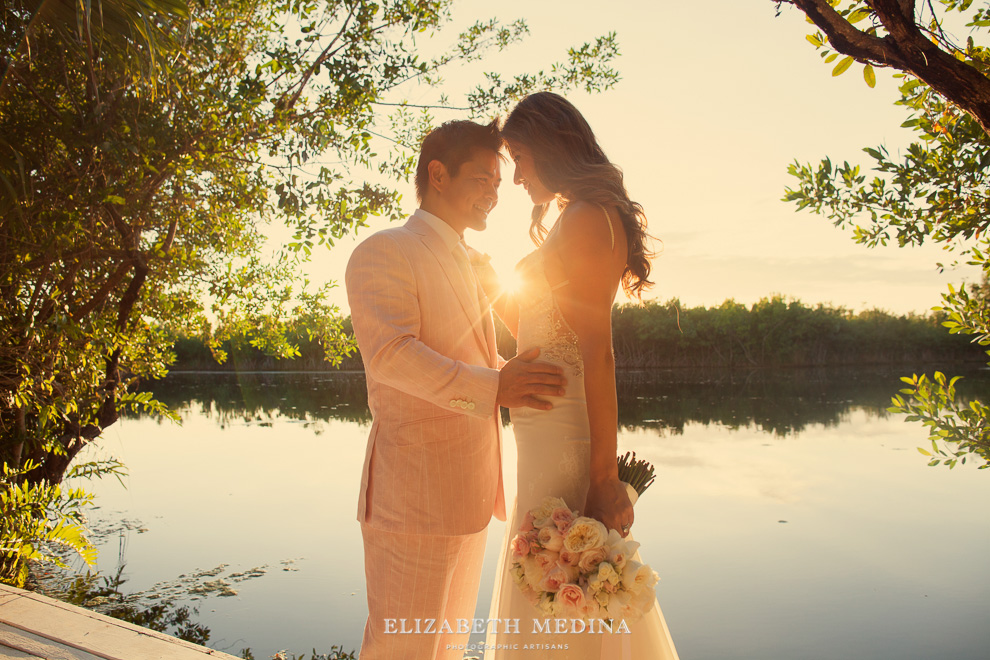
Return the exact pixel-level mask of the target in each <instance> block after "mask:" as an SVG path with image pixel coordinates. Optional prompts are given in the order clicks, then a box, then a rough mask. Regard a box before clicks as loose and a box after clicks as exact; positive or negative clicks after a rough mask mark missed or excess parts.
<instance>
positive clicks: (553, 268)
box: [480, 92, 677, 660]
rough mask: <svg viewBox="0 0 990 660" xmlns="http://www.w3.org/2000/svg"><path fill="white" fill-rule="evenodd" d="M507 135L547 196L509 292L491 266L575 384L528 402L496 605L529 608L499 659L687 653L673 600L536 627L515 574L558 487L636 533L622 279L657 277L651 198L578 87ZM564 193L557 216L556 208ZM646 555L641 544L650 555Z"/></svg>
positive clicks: (545, 357)
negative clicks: (534, 520) (671, 613)
mask: <svg viewBox="0 0 990 660" xmlns="http://www.w3.org/2000/svg"><path fill="white" fill-rule="evenodd" d="M502 135H503V139H504V141H505V144H506V146H507V147H508V150H509V154H510V156H511V157H512V160H513V162H514V163H515V175H514V177H513V182H514V183H516V184H519V185H522V186H523V187H524V188H525V189H526V192H527V193H528V194H529V196H530V198H531V199H532V200H533V204H534V205H535V207H534V209H533V221H532V225H531V226H530V236H531V238H532V239H533V241H534V242H535V243H536V244H537V246H538V249H537V250H535V251H534V252H532V253H531V254H529V255H528V256H527V257H525V258H524V259H523V260H522V261H521V262H520V263H519V265H518V266H517V267H516V269H517V272H518V274H519V276H520V279H521V282H522V286H521V287H520V289H519V290H518V291H517V292H515V293H514V294H512V295H508V294H504V295H503V294H501V292H500V290H498V288H497V287H498V285H497V281H496V280H495V278H494V273H493V272H492V271H491V269H490V267H485V268H483V271H482V272H481V273H480V274H481V279H482V281H483V283H484V286H485V288H486V290H487V291H486V292H487V293H488V295H489V298H490V299H491V300H492V301H493V308H494V309H495V311H496V313H497V314H498V315H499V316H500V317H501V319H502V320H503V322H504V323H505V324H506V326H507V327H508V328H509V329H510V331H511V332H512V334H513V335H514V336H515V337H516V339H517V342H518V347H519V352H520V353H521V352H523V351H526V350H528V349H530V348H534V347H538V348H539V349H540V358H539V359H540V360H542V361H547V362H552V363H555V364H558V365H560V366H562V367H563V368H564V374H565V376H566V378H567V388H566V391H565V394H564V396H563V397H559V398H555V399H553V409H552V410H549V411H541V410H536V409H531V408H517V409H514V410H513V411H512V424H513V428H514V431H515V437H516V444H517V448H518V493H517V497H516V504H515V507H514V509H513V512H512V515H511V516H510V518H509V521H508V526H507V528H506V537H505V541H504V543H503V545H502V552H501V556H500V559H499V565H498V568H497V572H496V578H495V579H496V583H495V591H494V595H493V600H492V607H491V612H490V615H489V617H490V619H501V620H503V621H504V620H505V619H510V620H511V619H518V620H519V623H518V629H517V630H515V629H511V628H509V629H506V630H504V631H503V634H497V633H495V634H493V632H491V631H490V632H489V635H488V639H487V640H486V648H487V649H488V650H487V651H486V653H485V656H484V657H485V659H486V660H492V659H498V660H504V659H509V658H525V659H526V660H537V659H538V658H567V659H568V660H571V659H575V660H577V659H580V660H590V659H592V658H594V659H599V658H609V659H611V658H616V659H622V660H632V659H637V660H638V659H643V660H646V659H647V658H649V659H650V660H656V659H667V658H675V659H676V658H677V652H676V651H675V650H674V646H673V642H672V641H671V639H670V633H669V632H668V630H667V627H666V624H665V623H664V621H663V616H662V614H661V612H660V608H659V606H658V605H657V604H656V603H654V607H653V608H652V609H651V610H650V611H649V612H647V614H646V615H645V616H644V617H643V618H642V619H640V620H638V621H636V622H634V623H632V624H629V626H628V628H629V631H630V633H629V634H623V633H608V632H605V633H601V632H599V633H598V634H589V633H578V634H573V633H572V634H567V633H561V634H556V633H555V634H551V633H547V632H544V631H542V630H541V631H539V632H537V633H534V627H533V620H534V619H538V620H540V621H542V620H543V619H544V618H545V617H544V616H543V615H542V614H541V613H540V612H539V611H538V610H537V609H536V608H535V607H533V606H532V605H531V604H530V603H529V601H528V600H527V599H526V598H525V596H524V595H523V594H522V592H521V591H520V590H519V589H518V587H516V585H515V584H514V583H513V581H512V579H511V577H510V575H509V570H508V569H509V567H510V566H511V556H510V554H511V553H510V552H509V549H508V548H509V541H510V539H511V538H512V537H513V536H514V535H515V534H516V532H517V531H518V529H519V526H520V521H521V520H522V517H523V516H524V515H525V513H526V512H527V511H529V510H530V509H533V508H535V507H537V506H538V505H539V504H540V503H541V502H542V500H543V498H544V497H545V496H547V495H553V496H557V497H562V498H564V500H565V501H566V502H567V504H568V506H570V507H571V508H572V509H578V510H580V512H581V514H582V515H585V516H589V517H593V518H597V519H598V520H601V521H602V522H603V523H604V524H605V525H606V527H608V528H610V529H615V530H619V531H620V533H621V534H622V535H623V536H627V535H628V533H629V529H630V527H631V526H632V524H633V507H632V503H631V502H630V499H629V496H628V495H627V491H626V487H625V484H623V483H622V482H621V481H619V478H618V471H617V467H616V426H617V404H616V393H615V360H614V357H613V354H612V333H611V313H612V302H613V301H614V299H615V296H616V294H617V292H618V288H619V285H620V284H621V285H622V287H623V289H624V290H625V291H626V292H628V293H630V294H632V295H637V296H639V295H641V293H642V291H643V289H645V288H646V287H648V286H650V285H651V284H652V283H651V282H650V281H649V279H648V277H649V274H650V261H649V258H650V256H652V255H651V254H650V252H649V251H648V249H647V247H646V244H645V243H646V239H647V235H646V230H645V225H646V220H645V216H644V213H643V208H642V207H641V206H640V205H639V204H637V203H635V202H633V201H631V200H630V199H629V196H628V194H627V193H626V190H625V186H624V185H623V182H622V173H621V172H620V170H619V169H618V168H617V167H616V166H615V165H613V164H612V163H611V162H609V160H608V158H607V157H606V156H605V153H604V152H603V151H602V149H601V147H600V146H599V145H598V142H597V140H596V138H595V135H594V133H593V132H592V131H591V128H590V127H589V126H588V123H587V122H586V121H585V119H584V117H582V116H581V114H580V113H579V112H578V110H577V109H576V108H575V107H574V106H573V105H571V103H569V102H568V101H567V100H566V99H564V98H563V97H561V96H558V95H556V94H552V93H549V92H540V93H537V94H533V95H531V96H528V97H526V98H525V99H523V100H522V101H521V102H520V103H519V104H518V105H517V106H516V107H515V109H513V111H512V112H511V113H510V114H509V117H508V118H507V119H506V122H505V126H504V128H503V129H502ZM554 201H556V203H557V207H558V209H559V210H560V216H559V217H558V218H557V221H556V223H555V224H554V225H553V226H552V228H551V229H549V230H547V229H546V227H544V225H543V218H544V216H545V215H546V212H547V210H548V208H549V206H550V203H551V202H554ZM637 559H638V557H637Z"/></svg>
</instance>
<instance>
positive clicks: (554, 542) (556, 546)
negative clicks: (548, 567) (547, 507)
mask: <svg viewBox="0 0 990 660" xmlns="http://www.w3.org/2000/svg"><path fill="white" fill-rule="evenodd" d="M536 539H537V541H539V543H540V545H542V546H543V547H544V548H546V549H547V550H552V551H553V552H560V549H561V548H562V547H564V536H563V535H562V534H561V533H560V532H559V531H557V528H556V527H555V526H553V525H549V526H547V527H541V528H540V533H539V534H538V535H537V537H536Z"/></svg>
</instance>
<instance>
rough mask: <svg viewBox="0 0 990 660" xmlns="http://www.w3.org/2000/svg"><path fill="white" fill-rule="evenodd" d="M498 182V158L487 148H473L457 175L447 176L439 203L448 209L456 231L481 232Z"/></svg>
mask: <svg viewBox="0 0 990 660" xmlns="http://www.w3.org/2000/svg"><path fill="white" fill-rule="evenodd" d="M501 183H502V176H501V169H500V166H499V156H498V154H497V153H496V152H494V151H489V150H488V149H475V150H474V152H473V153H472V155H471V158H470V159H468V160H467V161H466V162H465V163H463V164H461V166H460V167H459V168H458V169H457V174H456V175H453V176H449V177H448V181H447V185H446V186H444V187H443V190H440V191H439V192H440V196H441V198H442V199H443V203H444V205H445V206H447V207H448V208H449V210H450V215H451V218H450V219H451V220H453V221H455V222H457V224H458V225H460V229H461V230H463V229H467V228H470V229H474V230H475V231H482V230H484V229H485V227H486V226H487V225H488V213H489V212H490V211H491V210H492V209H493V208H495V204H496V203H498V187H499V184H501Z"/></svg>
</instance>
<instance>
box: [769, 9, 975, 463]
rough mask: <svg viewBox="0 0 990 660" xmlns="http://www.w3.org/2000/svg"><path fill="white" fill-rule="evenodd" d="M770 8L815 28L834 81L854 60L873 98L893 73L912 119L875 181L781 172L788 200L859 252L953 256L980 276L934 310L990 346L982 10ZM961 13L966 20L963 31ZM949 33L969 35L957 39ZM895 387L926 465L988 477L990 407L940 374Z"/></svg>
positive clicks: (872, 150)
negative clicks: (976, 468) (850, 240)
mask: <svg viewBox="0 0 990 660" xmlns="http://www.w3.org/2000/svg"><path fill="white" fill-rule="evenodd" d="M775 3H776V4H777V6H778V8H779V7H780V6H781V5H785V4H788V5H794V6H795V7H798V8H799V9H801V10H802V11H803V12H804V13H805V14H806V15H807V17H808V20H809V22H811V23H813V24H814V25H815V26H816V27H818V28H819V30H818V31H817V32H814V33H812V34H809V35H808V40H809V41H810V42H811V43H812V44H813V45H814V46H815V47H816V48H818V49H819V50H820V51H821V55H822V57H823V58H824V59H825V61H826V62H827V63H829V64H832V63H833V62H836V60H838V61H837V62H836V63H835V65H834V68H833V70H832V73H833V76H835V75H840V74H842V73H844V72H845V71H846V70H848V69H849V68H850V66H851V65H852V64H853V62H854V61H858V62H860V63H862V64H863V65H864V66H863V75H864V78H865V80H866V82H867V84H869V85H870V86H871V87H872V86H873V85H874V84H875V82H876V78H875V73H874V67H890V68H893V69H897V70H899V73H897V74H895V75H896V76H898V77H900V78H901V79H902V84H901V86H900V94H901V97H900V99H899V100H898V101H897V103H898V104H899V105H902V106H904V107H905V108H906V109H907V111H908V113H909V117H908V118H907V120H906V121H905V122H904V124H903V126H904V127H906V128H909V129H911V130H912V131H914V132H915V133H916V134H917V138H918V140H917V141H916V142H915V143H913V144H911V145H910V146H909V147H908V148H907V149H906V151H905V153H903V154H893V155H892V154H891V153H890V152H889V151H888V150H887V149H886V148H885V147H884V146H883V145H880V146H877V147H868V148H866V149H865V150H864V151H866V153H867V154H868V155H869V156H870V158H871V159H872V160H873V164H872V167H871V169H872V170H873V171H874V173H875V174H874V175H873V176H870V177H867V176H866V174H864V173H863V171H862V170H861V168H860V166H859V165H850V164H849V163H848V162H844V163H843V164H842V165H834V164H833V163H832V161H831V159H829V158H826V159H824V160H822V161H821V163H819V164H818V165H810V164H801V163H795V164H793V165H792V166H791V167H790V170H789V171H790V173H791V174H792V175H794V176H795V177H797V179H798V182H799V183H798V185H797V186H796V187H795V188H794V189H788V190H787V192H786V195H785V198H784V199H785V200H787V201H791V202H795V203H796V204H797V206H798V209H811V210H813V211H815V212H816V213H821V214H824V215H826V216H828V217H829V218H830V219H831V220H832V221H833V222H834V223H835V224H836V226H839V227H843V228H848V229H851V230H852V232H853V237H854V239H855V240H856V241H857V242H859V243H862V244H864V245H866V246H867V247H874V246H876V245H886V244H888V243H889V242H891V241H896V242H897V244H898V245H899V246H902V247H903V246H907V245H921V244H923V243H924V242H925V241H929V242H932V243H935V244H939V245H941V246H942V247H943V248H945V249H946V250H947V251H950V252H955V253H956V263H958V262H959V261H965V262H966V263H968V264H971V265H976V266H979V267H980V268H982V270H983V276H984V279H983V283H982V284H976V285H970V286H969V287H967V286H965V285H960V286H950V287H949V290H948V291H947V292H946V293H944V294H943V295H942V303H941V306H940V307H939V308H938V309H940V310H941V311H944V312H945V313H946V314H947V315H948V320H947V321H946V322H945V323H944V325H946V326H947V327H948V329H949V332H952V333H965V334H968V335H972V336H973V341H976V342H978V343H980V344H981V345H983V346H987V345H990V297H988V295H987V293H988V291H987V281H988V277H990V241H988V237H987V234H986V230H987V226H988V223H990V186H988V180H987V174H986V171H987V170H986V168H987V166H988V165H990V137H988V131H990V51H988V50H987V48H986V46H985V45H984V43H981V42H986V40H987V36H988V34H987V30H988V28H990V7H987V6H985V5H984V6H982V7H979V8H976V9H974V8H973V7H972V5H973V2H972V0H939V2H932V1H929V0H926V1H922V2H918V1H915V0H870V1H868V2H862V1H853V2H841V1H840V0H781V1H779V2H778V1H776V0H775ZM966 12H972V13H971V14H968V18H969V20H968V21H966V19H965V17H964V15H965V13H966ZM947 24H952V25H954V26H958V27H961V28H963V29H966V30H968V31H969V34H968V35H967V36H966V38H965V40H960V39H957V38H956V37H954V36H953V35H952V30H951V29H949V28H948V27H946V26H947ZM857 26H859V27H857ZM840 56H844V57H842V59H839V57H840ZM939 267H940V268H942V267H943V266H942V264H939ZM903 380H904V381H905V382H906V383H907V385H908V387H906V388H905V389H903V390H901V392H900V394H898V395H897V396H895V397H894V398H893V406H892V408H891V410H894V411H897V412H902V413H905V414H906V415H907V419H908V420H911V421H920V422H922V423H923V424H924V425H925V426H927V427H928V429H929V435H930V440H931V443H932V445H931V450H929V449H920V451H921V452H922V453H923V454H926V455H927V456H929V457H930V464H931V465H938V464H939V463H943V462H944V463H945V464H946V465H948V466H949V467H953V466H955V465H956V464H957V462H959V461H961V462H963V463H965V462H966V459H967V457H970V456H976V457H977V458H978V459H981V460H983V462H984V463H983V465H981V466H980V467H981V468H985V467H990V408H988V407H987V406H986V405H985V404H984V403H983V402H981V401H979V400H973V401H970V402H968V403H964V402H961V401H959V400H957V398H956V393H955V382H956V379H954V378H947V377H946V376H944V375H943V374H942V373H941V372H936V373H935V374H934V375H933V376H932V377H928V376H926V375H924V374H923V375H920V376H919V375H914V376H911V377H906V378H904V379H903Z"/></svg>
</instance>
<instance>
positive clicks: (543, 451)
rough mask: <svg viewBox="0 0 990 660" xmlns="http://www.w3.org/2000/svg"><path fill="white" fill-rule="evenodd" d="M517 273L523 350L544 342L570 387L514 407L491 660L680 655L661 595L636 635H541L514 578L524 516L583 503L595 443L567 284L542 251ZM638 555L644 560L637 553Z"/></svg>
mask: <svg viewBox="0 0 990 660" xmlns="http://www.w3.org/2000/svg"><path fill="white" fill-rule="evenodd" d="M609 223H610V224H611V220H610V219H609ZM517 271H518V273H519V275H520V279H521V282H522V288H521V290H520V292H519V294H518V299H519V326H518V338H517V339H518V346H519V351H518V352H519V353H522V352H524V351H526V350H528V349H530V348H533V347H536V346H538V347H539V348H540V356H539V358H538V359H539V360H541V361H546V362H552V363H554V364H558V365H560V366H561V367H562V368H563V369H564V375H565V377H566V378H567V387H566V390H565V393H564V396H563V397H558V398H554V399H553V405H554V407H553V409H552V410H549V411H541V410H536V409H534V408H514V409H513V410H512V425H513V429H514V432H515V437H516V446H517V450H518V491H517V496H516V502H515V506H514V507H513V508H512V509H511V511H510V513H511V515H510V516H509V519H508V524H507V526H506V533H505V539H504V541H503V543H502V551H501V554H500V557H499V563H498V565H497V569H496V575H495V589H494V592H493V595H492V606H491V611H490V614H489V618H490V619H499V620H501V622H503V624H502V625H501V627H499V628H498V629H497V633H494V634H493V628H494V626H492V625H490V626H489V628H488V630H489V632H488V636H487V639H486V640H485V649H486V650H485V654H484V656H483V657H484V660H515V659H522V660H558V659H566V660H599V659H607V660H669V659H673V660H676V659H677V652H676V650H675V649H674V644H673V641H672V640H671V638H670V632H669V631H668V629H667V625H666V623H665V621H664V619H663V614H662V613H661V611H660V606H659V605H658V604H657V603H656V601H654V607H653V608H652V609H651V610H650V611H649V612H647V613H646V614H645V615H644V616H643V617H642V618H641V619H639V620H638V621H635V622H633V623H631V624H629V626H628V627H629V631H630V633H629V634H625V633H617V632H612V633H609V632H600V630H599V632H593V633H588V632H583V633H582V632H576V633H575V632H571V631H570V630H568V632H564V633H559V634H557V633H552V634H548V633H546V632H544V631H543V630H539V632H535V633H534V619H535V620H538V621H540V622H543V621H544V620H545V619H546V616H545V615H544V614H543V613H542V612H541V611H539V610H538V609H537V608H536V607H534V606H533V605H531V604H530V602H529V601H528V600H527V599H526V597H525V596H524V595H523V594H522V592H521V591H520V590H519V588H518V587H517V586H516V585H515V584H514V583H513V581H512V577H511V575H510V573H509V568H510V567H511V564H512V558H511V552H510V551H509V542H510V541H511V540H512V537H513V536H515V534H516V533H517V531H518V530H519V525H520V523H521V520H522V517H523V516H524V515H525V514H526V512H527V511H529V510H531V509H533V508H535V507H537V506H539V505H540V503H541V502H542V501H543V498H544V497H546V496H548V495H553V496H557V497H562V498H564V500H565V501H566V502H567V505H568V506H569V507H570V508H571V509H577V510H580V509H581V508H583V507H584V500H585V496H586V495H587V492H588V484H589V459H590V449H591V442H590V438H589V435H590V431H589V424H588V406H587V402H586V400H585V393H584V366H583V363H582V360H581V352H580V350H579V347H578V341H577V336H576V335H575V334H574V332H573V331H572V330H571V328H570V327H569V326H568V324H567V321H566V320H565V319H564V317H563V315H562V314H561V312H560V309H559V307H558V306H557V303H556V301H555V299H554V291H555V290H556V289H558V288H560V287H562V286H565V285H566V284H567V283H566V282H562V283H560V284H558V285H556V286H554V287H551V286H550V284H549V282H548V281H547V279H546V274H545V271H544V254H543V251H542V250H536V251H535V252H533V253H531V254H529V255H528V256H527V257H525V258H524V259H523V260H522V261H521V262H520V263H519V266H517ZM638 524H640V525H642V524H644V522H643V521H639V523H638ZM629 538H630V540H631V538H632V537H631V535H630V537H629ZM634 559H636V560H637V561H642V560H641V559H640V558H639V556H638V553H637V555H636V556H634ZM647 563H648V562H647ZM507 619H508V620H515V619H518V620H519V621H518V626H517V628H518V630H517V629H516V627H510V628H509V629H507V630H506V628H505V626H504V621H505V620H507Z"/></svg>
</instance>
